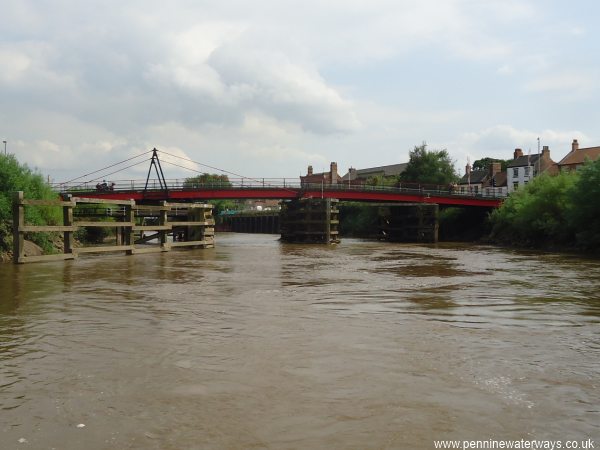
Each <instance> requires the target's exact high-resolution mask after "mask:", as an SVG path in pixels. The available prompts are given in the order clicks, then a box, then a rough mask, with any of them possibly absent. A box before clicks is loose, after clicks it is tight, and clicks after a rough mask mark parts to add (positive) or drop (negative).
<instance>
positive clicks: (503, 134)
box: [455, 125, 589, 161]
mask: <svg viewBox="0 0 600 450" xmlns="http://www.w3.org/2000/svg"><path fill="white" fill-rule="evenodd" d="M538 137H539V138H540V145H542V146H543V145H547V146H548V147H549V148H550V151H551V155H552V158H553V159H554V160H555V161H559V160H560V159H561V158H562V157H563V156H564V155H565V154H566V153H568V152H569V151H570V149H571V142H572V141H573V139H579V141H580V142H581V141H584V142H585V141H587V140H589V138H588V137H587V136H586V135H585V134H584V133H583V132H581V131H579V130H571V131H562V130H548V129H546V130H541V131H537V132H536V131H533V130H527V129H518V128H515V127H513V126H511V125H495V126H493V127H490V128H486V129H484V130H479V131H472V132H467V133H464V134H462V135H461V136H460V137H459V139H458V142H457V143H456V144H455V148H456V149H457V151H456V153H457V155H458V154H460V155H461V156H460V159H464V160H465V161H466V158H467V156H469V157H470V158H471V161H474V160H475V159H478V158H483V157H487V156H489V157H493V158H499V159H510V158H511V157H512V154H513V151H514V149H515V148H520V149H522V150H523V152H524V153H528V152H531V153H532V154H535V153H537V145H538V143H537V138H538Z"/></svg>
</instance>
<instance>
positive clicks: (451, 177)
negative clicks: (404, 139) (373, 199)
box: [400, 143, 458, 184]
mask: <svg viewBox="0 0 600 450" xmlns="http://www.w3.org/2000/svg"><path fill="white" fill-rule="evenodd" d="M457 180H458V176H457V174H456V171H455V170H454V161H452V160H451V159H450V155H449V154H448V151H447V150H431V151H430V150H427V144H425V143H423V144H422V145H419V146H415V149H414V150H412V151H411V152H410V160H409V162H408V165H407V166H406V169H405V170H404V172H402V173H401V174H400V181H406V182H410V181H416V182H419V183H427V184H449V183H453V182H455V181H457Z"/></svg>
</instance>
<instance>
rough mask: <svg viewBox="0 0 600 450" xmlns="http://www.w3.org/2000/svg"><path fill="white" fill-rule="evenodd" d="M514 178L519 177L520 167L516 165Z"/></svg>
mask: <svg viewBox="0 0 600 450" xmlns="http://www.w3.org/2000/svg"><path fill="white" fill-rule="evenodd" d="M513 178H519V168H518V167H515V168H514V169H513Z"/></svg>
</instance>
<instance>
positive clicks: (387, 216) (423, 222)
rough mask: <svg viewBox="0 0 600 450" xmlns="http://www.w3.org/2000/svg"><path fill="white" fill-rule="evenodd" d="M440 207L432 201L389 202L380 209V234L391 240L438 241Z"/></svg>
mask: <svg viewBox="0 0 600 450" xmlns="http://www.w3.org/2000/svg"><path fill="white" fill-rule="evenodd" d="M438 218H439V207H438V205H436V204H431V203H397V204H387V205H384V206H381V207H380V210H379V224H380V225H379V231H380V236H381V237H382V238H383V239H384V240H386V241H391V242H429V243H435V242H437V241H438V229H439V221H438Z"/></svg>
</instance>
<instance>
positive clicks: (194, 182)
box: [183, 173, 231, 188]
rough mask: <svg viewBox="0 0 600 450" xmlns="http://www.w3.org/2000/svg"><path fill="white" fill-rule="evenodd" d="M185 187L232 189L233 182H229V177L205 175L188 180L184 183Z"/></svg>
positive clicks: (214, 174)
mask: <svg viewBox="0 0 600 450" xmlns="http://www.w3.org/2000/svg"><path fill="white" fill-rule="evenodd" d="M183 186H184V187H186V188H194V187H201V186H215V187H231V182H230V181H229V177H228V176H227V175H219V174H216V173H203V174H202V175H196V176H195V177H191V178H186V180H185V181H184V182H183Z"/></svg>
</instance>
